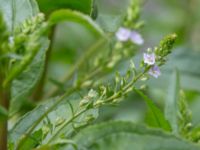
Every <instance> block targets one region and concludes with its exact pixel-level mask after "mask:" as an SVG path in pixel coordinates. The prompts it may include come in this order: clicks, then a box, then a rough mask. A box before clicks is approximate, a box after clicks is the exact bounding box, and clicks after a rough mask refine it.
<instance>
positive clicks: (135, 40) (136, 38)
mask: <svg viewBox="0 0 200 150" xmlns="http://www.w3.org/2000/svg"><path fill="white" fill-rule="evenodd" d="M130 39H131V41H132V42H133V43H135V44H137V45H142V44H143V43H144V39H143V38H142V36H141V35H140V34H139V33H138V32H136V31H132V32H131V35H130Z"/></svg>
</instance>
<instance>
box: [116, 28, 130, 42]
mask: <svg viewBox="0 0 200 150" xmlns="http://www.w3.org/2000/svg"><path fill="white" fill-rule="evenodd" d="M130 35H131V31H130V30H129V29H126V28H123V27H121V28H119V29H118V31H117V33H116V37H117V39H118V40H119V41H122V42H125V41H128V40H129V38H130Z"/></svg>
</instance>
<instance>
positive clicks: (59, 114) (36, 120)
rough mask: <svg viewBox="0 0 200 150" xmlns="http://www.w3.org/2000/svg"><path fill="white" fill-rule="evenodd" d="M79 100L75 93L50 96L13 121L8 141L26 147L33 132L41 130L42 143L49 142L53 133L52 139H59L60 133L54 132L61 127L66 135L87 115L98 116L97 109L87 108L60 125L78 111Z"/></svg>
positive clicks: (82, 123) (83, 122)
mask: <svg viewBox="0 0 200 150" xmlns="http://www.w3.org/2000/svg"><path fill="white" fill-rule="evenodd" d="M79 100H80V97H79V95H76V94H75V95H72V96H70V97H69V98H65V97H56V98H52V99H51V100H48V101H46V102H44V103H43V104H41V105H39V106H38V107H36V108H35V109H33V110H32V111H30V112H28V113H27V114H25V115H24V116H23V117H22V118H21V119H20V120H19V121H18V122H17V123H15V126H14V127H13V128H12V129H11V130H10V134H9V139H10V143H13V144H14V145H15V146H19V145H18V144H19V141H20V147H21V148H23V147H26V146H27V145H26V143H29V141H30V138H31V137H32V136H33V135H34V134H35V132H37V131H39V130H42V132H43V133H42V134H43V135H42V136H43V141H42V143H44V144H45V143H47V142H49V140H50V139H51V138H52V137H53V136H54V135H57V136H54V138H53V140H57V139H59V137H60V134H56V133H57V132H58V130H60V129H61V128H62V129H61V131H62V132H61V133H62V134H63V135H65V136H67V135H68V134H70V133H72V132H74V130H75V128H79V127H81V126H82V125H85V123H86V122H85V121H87V117H88V116H93V117H95V118H96V117H97V116H98V110H97V109H92V110H87V111H85V112H84V113H82V114H80V115H79V116H78V117H76V118H74V120H72V122H70V124H67V125H66V126H64V127H62V125H63V124H64V123H65V122H67V121H68V120H70V119H72V118H73V116H74V113H76V112H79V111H80V110H81V109H82V108H80V107H79ZM30 118H31V119H30ZM72 123H73V124H72ZM24 135H26V138H24V139H23V136H24ZM21 139H23V140H21ZM22 141H23V142H22ZM38 142H41V141H38ZM17 143H18V144H17Z"/></svg>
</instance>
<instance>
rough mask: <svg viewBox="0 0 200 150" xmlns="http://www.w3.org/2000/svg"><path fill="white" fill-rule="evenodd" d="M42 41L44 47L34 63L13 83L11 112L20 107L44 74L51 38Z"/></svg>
mask: <svg viewBox="0 0 200 150" xmlns="http://www.w3.org/2000/svg"><path fill="white" fill-rule="evenodd" d="M41 43H43V44H42V47H41V48H40V50H39V52H38V54H37V55H36V56H35V58H34V59H33V61H32V63H31V64H30V65H29V66H28V67H27V68H26V69H25V70H24V71H23V72H22V73H21V74H20V75H19V76H18V77H17V78H15V80H14V81H13V83H12V89H11V91H12V100H11V114H12V113H14V112H15V111H17V110H18V109H19V108H20V106H21V104H22V102H23V100H26V98H27V97H28V96H29V94H30V92H31V91H32V90H33V88H34V87H35V85H36V84H37V83H38V80H39V79H40V77H41V75H42V72H43V70H44V63H45V58H46V50H47V48H48V46H49V40H48V39H42V41H41Z"/></svg>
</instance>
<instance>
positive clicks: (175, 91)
mask: <svg viewBox="0 0 200 150" xmlns="http://www.w3.org/2000/svg"><path fill="white" fill-rule="evenodd" d="M179 91H180V85H179V74H178V71H177V70H175V71H174V72H173V74H172V78H171V81H170V83H169V87H168V95H167V99H166V104H165V116H166V119H167V120H168V121H169V123H170V125H171V127H172V131H173V132H174V133H175V134H178V100H179Z"/></svg>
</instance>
